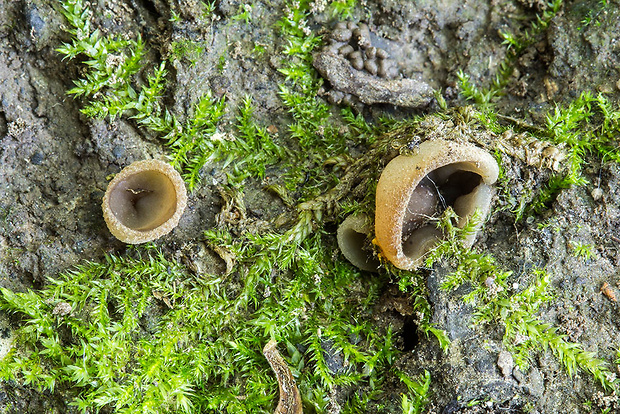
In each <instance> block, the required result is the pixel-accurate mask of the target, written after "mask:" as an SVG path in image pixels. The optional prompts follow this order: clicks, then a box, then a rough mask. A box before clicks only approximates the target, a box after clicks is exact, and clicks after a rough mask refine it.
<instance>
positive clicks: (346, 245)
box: [340, 228, 379, 270]
mask: <svg viewBox="0 0 620 414" xmlns="http://www.w3.org/2000/svg"><path fill="white" fill-rule="evenodd" d="M367 238H368V235H367V234H365V233H361V232H359V231H355V230H354V229H351V228H349V229H345V230H344V231H343V232H342V234H341V243H340V249H341V250H342V253H343V254H344V256H345V257H346V258H347V259H348V260H349V261H350V262H351V263H353V264H354V265H355V266H357V267H359V268H360V269H363V270H376V269H377V268H378V267H379V261H377V260H376V259H375V258H374V257H372V250H369V249H367V248H366V240H367Z"/></svg>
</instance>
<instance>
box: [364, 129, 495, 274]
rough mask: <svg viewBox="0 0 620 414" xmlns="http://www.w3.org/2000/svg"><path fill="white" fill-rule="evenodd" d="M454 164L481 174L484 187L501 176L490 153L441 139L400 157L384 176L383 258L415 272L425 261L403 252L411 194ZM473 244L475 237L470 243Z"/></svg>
mask: <svg viewBox="0 0 620 414" xmlns="http://www.w3.org/2000/svg"><path fill="white" fill-rule="evenodd" d="M452 164H459V167H460V169H461V170H463V171H470V172H473V173H475V174H478V175H479V176H480V177H481V184H485V185H487V186H489V187H490V186H491V185H492V184H493V183H495V181H497V178H498V176H499V166H498V165H497V162H496V161H495V159H494V157H493V156H492V155H491V154H489V153H488V152H487V151H485V150H483V149H482V148H479V147H477V146H475V145H473V144H470V143H464V142H456V141H446V140H442V139H435V140H428V141H424V142H423V143H421V144H420V145H419V146H418V148H416V150H415V151H414V153H412V154H406V155H398V156H397V157H396V158H394V159H392V160H391V161H390V162H389V163H388V164H387V165H386V166H385V169H384V170H383V172H382V173H381V176H380V177H379V181H378V183H377V189H376V198H375V200H376V201H375V237H376V241H377V245H378V246H379V248H380V249H381V253H382V255H383V256H384V257H385V258H386V259H387V260H389V261H390V262H391V263H392V264H394V265H395V266H396V267H398V268H400V269H404V270H412V269H415V268H417V267H419V266H420V265H421V261H422V260H421V258H417V259H412V258H410V257H409V256H407V255H406V254H405V253H404V251H403V235H402V231H403V230H402V229H403V224H404V219H405V213H406V209H407V205H408V203H409V200H410V198H411V195H412V193H413V192H414V190H415V188H416V187H417V185H418V184H419V183H420V181H421V180H422V179H423V178H424V177H426V176H427V175H428V174H429V173H431V172H432V171H435V170H437V169H438V168H441V167H444V166H447V165H452ZM396 177H398V179H395V178H396ZM486 210H487V211H483V212H482V213H483V214H482V216H483V217H481V219H482V220H484V218H485V217H486V215H487V214H488V210H489V209H488V208H487V209H486ZM468 217H469V216H465V217H461V219H460V220H459V223H458V226H459V227H462V226H463V225H465V223H466V221H467V220H466V219H467V218H468ZM473 241H474V237H472V238H471V240H470V241H469V242H471V243H473Z"/></svg>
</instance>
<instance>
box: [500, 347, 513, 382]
mask: <svg viewBox="0 0 620 414" xmlns="http://www.w3.org/2000/svg"><path fill="white" fill-rule="evenodd" d="M497 366H498V367H499V369H500V370H501V371H502V375H503V376H504V377H506V378H508V377H509V376H510V375H512V369H513V368H514V361H513V359H512V355H511V354H510V352H508V351H501V352H500V353H499V356H498V357H497Z"/></svg>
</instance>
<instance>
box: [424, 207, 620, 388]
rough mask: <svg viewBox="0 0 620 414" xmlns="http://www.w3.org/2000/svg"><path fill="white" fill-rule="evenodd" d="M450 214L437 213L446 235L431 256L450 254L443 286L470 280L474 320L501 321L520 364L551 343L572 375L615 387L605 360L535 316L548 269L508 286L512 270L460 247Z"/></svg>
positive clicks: (460, 236) (438, 257)
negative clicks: (519, 286) (518, 286)
mask: <svg viewBox="0 0 620 414" xmlns="http://www.w3.org/2000/svg"><path fill="white" fill-rule="evenodd" d="M453 215H454V213H451V212H447V213H446V214H444V216H443V218H442V219H441V221H440V223H441V227H442V229H444V232H445V233H446V234H448V237H447V238H446V239H445V240H444V241H442V242H441V243H440V244H439V246H438V248H437V249H436V250H435V252H434V254H433V255H432V257H431V258H429V260H431V261H436V260H448V261H449V262H450V263H451V264H452V265H453V266H454V267H455V269H454V271H452V272H451V273H450V274H448V275H447V276H446V278H445V279H444V281H443V282H442V284H441V288H442V289H444V290H447V291H454V290H456V289H457V288H458V287H460V286H462V285H463V284H464V283H467V284H469V285H470V286H471V288H470V292H469V293H467V294H465V295H464V296H463V300H464V301H465V302H466V303H468V304H471V305H472V306H473V307H474V309H475V311H474V316H473V322H474V324H476V325H488V324H494V323H500V324H501V325H502V326H503V327H504V336H503V343H504V346H505V347H506V349H508V350H509V351H510V352H511V353H512V355H513V357H514V359H515V363H516V365H517V366H518V367H519V368H521V369H523V370H525V369H527V368H528V366H529V364H530V360H531V358H532V353H533V352H536V351H543V350H546V349H550V350H551V351H552V352H553V354H554V355H555V356H556V358H557V359H558V360H559V362H560V363H561V364H562V366H563V367H564V368H565V369H566V371H567V373H568V374H569V375H570V376H573V375H574V374H575V373H576V372H577V370H578V369H580V370H583V371H585V372H587V373H589V374H590V375H591V376H592V377H593V378H594V379H595V380H596V381H597V382H599V384H600V385H601V386H602V387H603V388H604V389H605V390H606V391H613V390H616V389H618V385H619V382H618V380H616V379H615V376H614V375H612V373H611V371H610V369H609V366H608V364H607V362H605V361H604V360H603V359H600V358H597V357H596V356H595V354H594V353H592V352H589V351H586V350H585V349H584V348H583V346H582V345H580V344H578V343H574V342H570V341H568V340H567V336H566V335H564V334H562V333H560V332H559V331H558V329H557V328H556V327H554V326H553V325H552V324H550V323H547V322H544V321H541V320H540V319H538V318H537V314H538V312H539V311H540V308H541V306H542V305H543V304H545V303H547V302H548V301H549V300H551V298H552V296H551V294H550V293H549V292H548V287H549V281H550V275H549V273H548V272H547V271H545V270H544V269H539V268H535V269H533V271H532V273H533V274H532V278H533V282H532V283H531V284H530V285H529V286H527V287H526V288H525V289H523V290H521V291H519V292H512V289H511V288H510V287H509V286H508V282H509V281H510V280H511V276H512V272H510V271H505V270H503V269H501V268H500V266H499V265H497V264H496V261H495V260H494V259H493V258H492V257H491V256H489V255H487V254H480V253H475V252H473V251H471V250H469V249H465V248H463V247H462V245H461V240H462V239H463V237H464V233H463V230H461V229H458V228H457V227H455V226H454V217H453Z"/></svg>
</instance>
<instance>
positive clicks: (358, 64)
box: [351, 56, 364, 70]
mask: <svg viewBox="0 0 620 414" xmlns="http://www.w3.org/2000/svg"><path fill="white" fill-rule="evenodd" d="M351 66H353V67H354V68H355V69H357V70H362V69H364V60H363V59H362V58H361V56H360V57H358V58H355V59H351Z"/></svg>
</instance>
